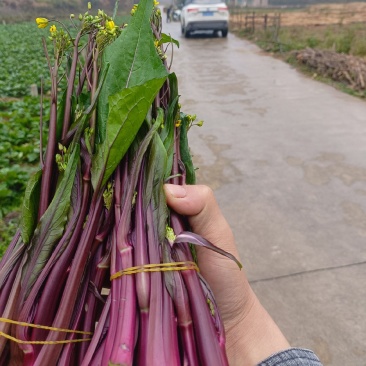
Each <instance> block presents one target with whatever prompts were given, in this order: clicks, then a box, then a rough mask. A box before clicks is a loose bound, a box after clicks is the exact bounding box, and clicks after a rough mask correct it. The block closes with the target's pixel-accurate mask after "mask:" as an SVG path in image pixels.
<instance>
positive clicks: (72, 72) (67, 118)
mask: <svg viewBox="0 0 366 366" xmlns="http://www.w3.org/2000/svg"><path fill="white" fill-rule="evenodd" d="M80 37H81V31H80V32H79V33H78V34H77V36H76V38H75V41H74V54H73V55H72V64H71V67H70V74H69V78H68V82H67V91H66V101H65V111H64V120H63V125H62V139H64V138H65V137H66V135H67V132H68V130H69V124H70V115H71V97H72V93H73V90H74V81H75V75H76V69H77V64H78V59H79V57H78V54H79V41H80Z"/></svg>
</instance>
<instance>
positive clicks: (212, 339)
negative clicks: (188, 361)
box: [173, 244, 229, 366]
mask: <svg viewBox="0 0 366 366" xmlns="http://www.w3.org/2000/svg"><path fill="white" fill-rule="evenodd" d="M182 249H183V248H182V247H181V245H180V244H179V245H178V246H176V247H175V249H174V250H173V257H175V259H176V260H177V261H185V260H187V259H186V250H184V249H183V250H182ZM182 277H183V280H184V283H185V285H186V288H187V292H188V296H189V300H190V304H191V310H192V318H193V322H194V330H195V335H196V342H197V348H198V352H199V359H200V364H201V365H217V366H220V365H222V366H228V365H229V364H228V361H227V357H226V353H225V348H224V349H222V348H221V346H220V344H219V339H218V336H217V331H216V327H215V325H214V323H213V321H212V316H211V314H210V311H209V307H208V305H207V302H206V299H205V297H204V295H203V292H202V288H201V284H200V282H199V279H198V275H197V273H196V272H195V271H182Z"/></svg>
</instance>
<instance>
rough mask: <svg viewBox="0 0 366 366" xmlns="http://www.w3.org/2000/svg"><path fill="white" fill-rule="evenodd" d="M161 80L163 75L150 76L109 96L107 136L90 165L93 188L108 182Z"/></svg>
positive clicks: (161, 83)
mask: <svg viewBox="0 0 366 366" xmlns="http://www.w3.org/2000/svg"><path fill="white" fill-rule="evenodd" d="M164 81H165V78H162V79H152V80H150V81H148V82H146V83H145V84H144V85H139V86H135V87H133V88H128V89H123V90H122V91H121V92H119V93H116V94H114V95H112V96H111V97H110V98H109V105H110V112H109V115H108V122H107V131H106V139H105V140H104V142H103V143H102V144H101V145H99V146H98V148H97V152H96V154H95V156H94V159H93V164H92V184H93V187H94V189H96V188H97V187H98V184H99V183H100V184H101V185H102V186H103V185H104V184H105V183H106V182H107V180H108V178H109V177H110V176H111V174H112V173H113V171H114V170H115V168H116V167H117V165H118V164H119V162H120V161H121V159H122V158H123V156H124V155H125V153H126V152H127V150H128V148H129V147H130V145H131V143H132V142H133V140H134V138H135V136H136V134H137V132H138V130H139V129H140V127H141V124H142V122H143V121H144V118H145V116H146V114H147V112H148V110H149V109H150V107H151V103H152V101H153V100H154V98H155V95H156V94H157V92H158V90H159V89H160V88H161V86H162V85H163V83H164ZM102 177H103V178H102Z"/></svg>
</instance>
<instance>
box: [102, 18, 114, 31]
mask: <svg viewBox="0 0 366 366" xmlns="http://www.w3.org/2000/svg"><path fill="white" fill-rule="evenodd" d="M105 26H106V28H107V29H109V30H113V29H114V28H116V25H115V24H114V21H113V20H108V21H107V22H106V24H105Z"/></svg>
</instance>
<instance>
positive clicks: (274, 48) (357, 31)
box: [238, 23, 366, 57]
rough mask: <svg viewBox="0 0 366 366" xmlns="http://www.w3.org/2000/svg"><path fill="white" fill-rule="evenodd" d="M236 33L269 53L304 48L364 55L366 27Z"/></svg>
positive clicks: (289, 28) (365, 51)
mask: <svg viewBox="0 0 366 366" xmlns="http://www.w3.org/2000/svg"><path fill="white" fill-rule="evenodd" d="M238 34H239V35H240V36H243V37H245V38H247V39H249V40H252V41H254V42H256V43H257V44H258V45H259V46H260V47H261V48H263V49H264V50H266V51H268V52H289V51H295V50H301V49H304V48H306V47H311V48H319V49H326V50H333V51H336V52H339V53H345V54H349V55H353V56H359V57H365V56H366V24H363V23H360V24H349V25H327V26H306V27H302V26H291V27H281V28H280V29H279V30H278V31H277V30H276V29H275V28H273V27H269V28H267V30H264V29H256V31H255V32H254V33H250V32H246V31H244V30H242V31H239V32H238Z"/></svg>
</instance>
